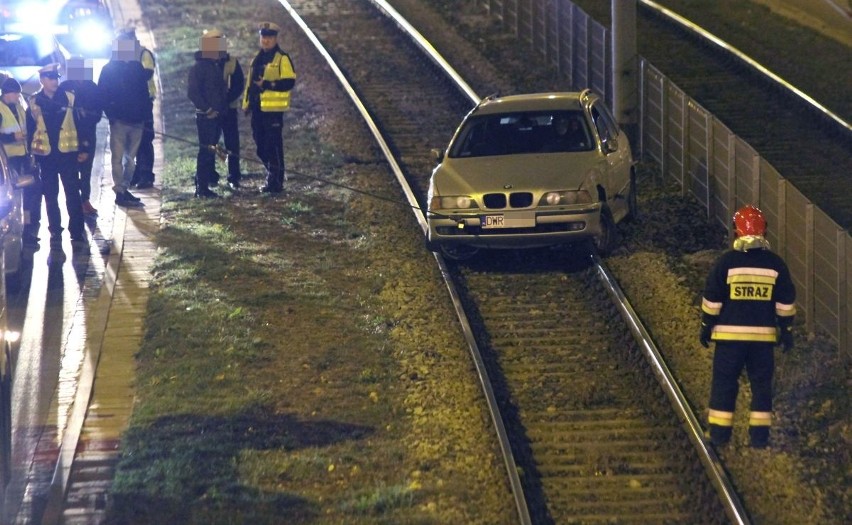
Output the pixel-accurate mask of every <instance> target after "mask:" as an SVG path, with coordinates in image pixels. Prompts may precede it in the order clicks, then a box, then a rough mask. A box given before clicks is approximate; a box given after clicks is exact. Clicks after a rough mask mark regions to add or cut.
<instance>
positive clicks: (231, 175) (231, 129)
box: [219, 108, 241, 183]
mask: <svg viewBox="0 0 852 525" xmlns="http://www.w3.org/2000/svg"><path fill="white" fill-rule="evenodd" d="M237 116H238V114H237V110H236V108H228V111H226V112H225V113H224V114H222V115H219V125H220V126H221V128H222V140H223V141H224V142H225V149H226V150H228V182H236V183H239V182H240V177H241V175H240V123H239V121H238V120H237Z"/></svg>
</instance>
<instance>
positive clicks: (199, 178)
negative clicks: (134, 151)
mask: <svg viewBox="0 0 852 525" xmlns="http://www.w3.org/2000/svg"><path fill="white" fill-rule="evenodd" d="M214 31H215V30H214ZM214 31H208V32H206V33H205V34H204V35H202V37H201V49H200V50H199V51H196V52H195V64H193V65H192V67H191V68H190V69H189V78H188V81H187V97H189V100H191V101H192V103H193V104H194V105H195V125H196V128H197V129H198V156H197V157H196V164H195V196H196V197H201V198H210V197H218V195H217V194H216V193H214V192H212V191H210V185H211V182H213V179H214V177H215V172H216V154H215V148H216V146H217V145H218V143H219V136H220V135H221V134H222V128H221V120H220V119H221V116H222V115H224V114H225V113H226V112H227V111H228V86H227V84H226V83H225V77H224V74H223V72H222V67H221V59H222V54H223V53H224V49H223V46H222V44H223V39H222V38H221V33H219V32H218V31H215V32H214Z"/></svg>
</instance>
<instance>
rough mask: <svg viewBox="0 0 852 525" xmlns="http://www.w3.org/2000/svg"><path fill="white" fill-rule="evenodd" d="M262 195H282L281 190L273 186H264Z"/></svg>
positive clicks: (261, 190) (261, 191) (261, 189)
mask: <svg viewBox="0 0 852 525" xmlns="http://www.w3.org/2000/svg"><path fill="white" fill-rule="evenodd" d="M260 193H281V188H274V187H272V186H263V187H262V188H260Z"/></svg>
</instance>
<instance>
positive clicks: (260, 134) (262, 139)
mask: <svg viewBox="0 0 852 525" xmlns="http://www.w3.org/2000/svg"><path fill="white" fill-rule="evenodd" d="M283 128H284V113H282V112H280V111H274V112H273V111H269V112H264V111H259V110H254V111H252V114H251V134H252V137H253V138H254V143H255V145H256V146H257V156H258V158H260V161H261V162H263V166H264V167H265V168H266V185H267V186H268V187H269V188H270V189H271V190H273V191H281V189H282V188H283V187H284V137H283Z"/></svg>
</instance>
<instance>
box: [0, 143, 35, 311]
mask: <svg viewBox="0 0 852 525" xmlns="http://www.w3.org/2000/svg"><path fill="white" fill-rule="evenodd" d="M32 183H33V178H32V176H26V175H23V174H18V173H15V172H13V171H12V170H11V169H10V168H9V161H8V159H7V158H6V152H5V150H3V148H0V243H2V250H3V253H2V262H3V270H4V277H5V278H4V281H5V283H4V284H5V289H6V290H8V291H9V292H12V293H15V292H17V290H18V288H19V286H20V274H21V263H22V261H21V259H22V257H21V254H22V251H23V241H22V234H23V231H24V207H23V201H22V191H21V189H22V188H23V187H24V186H27V185H29V184H32ZM4 296H5V294H4Z"/></svg>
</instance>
